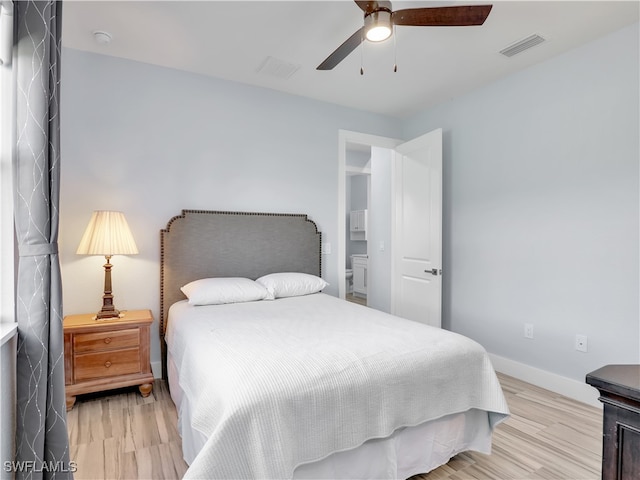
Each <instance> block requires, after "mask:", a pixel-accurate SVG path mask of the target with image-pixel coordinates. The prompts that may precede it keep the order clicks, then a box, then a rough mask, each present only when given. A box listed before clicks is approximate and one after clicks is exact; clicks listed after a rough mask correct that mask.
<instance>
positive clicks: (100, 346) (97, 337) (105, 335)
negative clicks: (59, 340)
mask: <svg viewBox="0 0 640 480" xmlns="http://www.w3.org/2000/svg"><path fill="white" fill-rule="evenodd" d="M139 345H140V329H139V328H129V329H127V330H119V331H118V330H115V331H110V332H98V333H78V334H76V335H75V336H74V337H73V349H74V351H75V352H76V353H82V352H96V351H100V350H113V349H120V348H128V347H137V346H139Z"/></svg>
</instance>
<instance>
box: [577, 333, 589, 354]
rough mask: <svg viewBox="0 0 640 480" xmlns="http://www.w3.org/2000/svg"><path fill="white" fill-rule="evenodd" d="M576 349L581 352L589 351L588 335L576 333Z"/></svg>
mask: <svg viewBox="0 0 640 480" xmlns="http://www.w3.org/2000/svg"><path fill="white" fill-rule="evenodd" d="M576 350H578V351H579V352H586V351H587V336H586V335H576Z"/></svg>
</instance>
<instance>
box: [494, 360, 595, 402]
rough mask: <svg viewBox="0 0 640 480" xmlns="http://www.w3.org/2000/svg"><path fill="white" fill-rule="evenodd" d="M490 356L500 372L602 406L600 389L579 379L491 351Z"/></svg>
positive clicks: (580, 400)
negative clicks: (599, 399)
mask: <svg viewBox="0 0 640 480" xmlns="http://www.w3.org/2000/svg"><path fill="white" fill-rule="evenodd" d="M489 357H491V362H492V363H493V368H495V369H496V371H498V372H500V373H504V374H505V375H509V376H511V377H515V378H517V379H519V380H522V381H525V382H527V383H531V384H533V385H536V386H538V387H541V388H545V389H547V390H551V391H552V392H555V393H559V394H560V395H564V396H565V397H569V398H572V399H574V400H578V401H579V402H582V403H586V404H587V405H591V406H594V407H598V408H602V403H600V402H599V401H598V396H599V393H598V391H597V390H596V389H595V388H593V387H592V386H590V385H588V384H586V383H583V382H578V381H577V380H573V379H571V378H567V377H563V376H561V375H558V374H556V373H551V372H547V371H546V370H541V369H539V368H536V367H532V366H530V365H526V364H524V363H520V362H516V361H515V360H510V359H508V358H505V357H501V356H499V355H494V354H491V353H490V354H489Z"/></svg>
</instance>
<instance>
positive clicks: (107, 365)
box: [104, 360, 111, 368]
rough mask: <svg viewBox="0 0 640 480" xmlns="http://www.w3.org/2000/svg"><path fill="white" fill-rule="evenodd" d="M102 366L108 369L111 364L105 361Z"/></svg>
mask: <svg viewBox="0 0 640 480" xmlns="http://www.w3.org/2000/svg"><path fill="white" fill-rule="evenodd" d="M104 366H105V367H107V368H109V367H110V366H111V362H110V361H109V360H107V361H106V362H104Z"/></svg>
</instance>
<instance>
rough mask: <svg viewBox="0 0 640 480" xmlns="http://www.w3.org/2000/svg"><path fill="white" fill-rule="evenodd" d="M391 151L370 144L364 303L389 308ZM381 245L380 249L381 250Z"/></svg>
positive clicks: (382, 308) (386, 310)
mask: <svg viewBox="0 0 640 480" xmlns="http://www.w3.org/2000/svg"><path fill="white" fill-rule="evenodd" d="M392 162H393V150H390V149H388V148H380V147H371V205H370V211H371V212H372V214H371V215H369V225H368V230H369V232H370V238H371V239H372V240H371V241H370V242H369V250H368V254H369V268H370V270H371V272H372V275H371V277H370V280H369V287H368V292H369V295H368V299H367V300H368V305H369V306H370V307H372V308H375V309H378V310H382V311H383V312H390V311H391V226H392V225H391V178H392V172H393V168H392V165H393V164H392ZM381 247H383V248H384V249H381Z"/></svg>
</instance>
